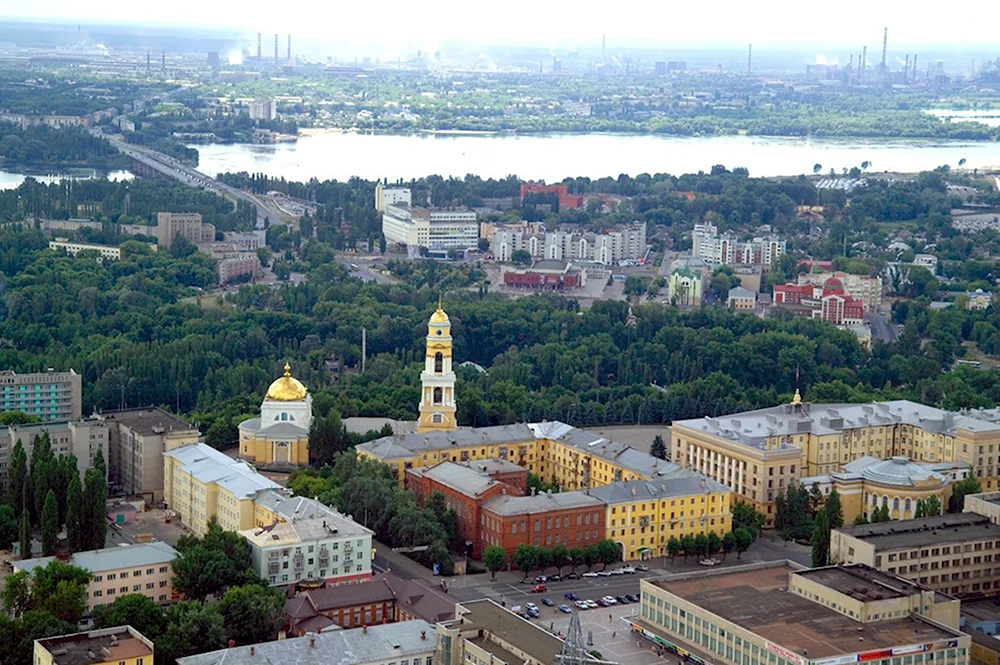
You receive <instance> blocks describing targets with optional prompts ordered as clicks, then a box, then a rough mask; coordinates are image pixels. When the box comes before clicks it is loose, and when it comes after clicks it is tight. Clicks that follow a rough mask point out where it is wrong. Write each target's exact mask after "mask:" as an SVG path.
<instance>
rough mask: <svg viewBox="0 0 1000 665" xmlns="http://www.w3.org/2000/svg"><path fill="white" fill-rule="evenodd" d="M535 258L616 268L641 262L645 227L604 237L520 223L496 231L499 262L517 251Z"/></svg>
mask: <svg viewBox="0 0 1000 665" xmlns="http://www.w3.org/2000/svg"><path fill="white" fill-rule="evenodd" d="M520 250H523V251H526V252H528V253H529V254H531V256H532V258H535V259H544V260H555V261H593V262H596V263H600V264H602V265H606V266H610V265H617V264H619V263H622V262H623V261H629V262H636V263H638V262H641V261H643V260H644V258H645V256H646V251H647V250H648V245H647V244H646V224H645V223H643V222H638V221H636V222H633V223H631V224H626V225H623V226H619V227H616V228H614V229H611V230H609V231H607V232H605V233H594V232H591V231H568V230H567V231H549V232H546V231H545V229H544V227H542V226H541V225H531V224H527V223H521V224H516V225H509V226H504V227H498V228H495V229H493V231H492V235H491V242H490V251H491V252H492V253H493V256H494V258H496V259H497V260H498V261H510V260H511V259H512V258H513V254H514V252H516V251H520Z"/></svg>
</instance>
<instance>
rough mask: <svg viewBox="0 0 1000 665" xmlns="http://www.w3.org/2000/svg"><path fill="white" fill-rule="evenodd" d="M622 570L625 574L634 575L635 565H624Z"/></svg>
mask: <svg viewBox="0 0 1000 665" xmlns="http://www.w3.org/2000/svg"><path fill="white" fill-rule="evenodd" d="M622 572H623V573H625V574H626V575H635V567H634V566H625V567H624V568H622Z"/></svg>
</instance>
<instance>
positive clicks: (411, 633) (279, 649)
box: [177, 619, 436, 665]
mask: <svg viewBox="0 0 1000 665" xmlns="http://www.w3.org/2000/svg"><path fill="white" fill-rule="evenodd" d="M310 640H315V646H312V647H311V646H309V644H310ZM435 646H436V641H435V633H434V626H432V625H431V624H429V623H427V622H426V621H422V620H420V619H414V620H413V621H400V622H398V623H386V624H378V625H373V626H369V627H368V628H353V629H351V630H336V631H332V632H322V633H320V634H318V635H315V636H307V637H296V638H292V639H288V640H278V641H275V642H264V643H262V644H255V645H253V649H254V655H252V656H251V655H250V647H249V646H242V647H233V648H232V649H221V650H219V651H211V652H209V653H202V654H198V655H196V656H187V657H186V658H178V659H177V662H178V665H223V664H225V665H284V664H286V663H295V665H364V664H365V663H378V662H381V661H387V660H390V659H391V660H394V661H396V662H399V659H402V658H407V659H412V658H413V657H414V656H417V657H421V660H422V659H423V658H422V657H423V656H425V655H427V656H432V655H433V654H434V649H435Z"/></svg>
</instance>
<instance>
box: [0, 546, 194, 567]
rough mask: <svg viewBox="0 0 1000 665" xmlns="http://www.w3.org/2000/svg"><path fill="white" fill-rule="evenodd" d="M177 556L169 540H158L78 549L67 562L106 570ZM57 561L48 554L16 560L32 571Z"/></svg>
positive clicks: (162, 561) (142, 564)
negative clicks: (85, 549)
mask: <svg viewBox="0 0 1000 665" xmlns="http://www.w3.org/2000/svg"><path fill="white" fill-rule="evenodd" d="M177 556H178V552H177V550H175V549H174V548H173V547H171V546H170V545H167V544H166V543H163V542H159V541H157V542H152V543H138V544H136V545H124V546H119V547H108V548H106V549H103V550H91V551H89V552H77V553H75V554H73V556H71V557H70V558H69V561H68V562H67V563H69V564H71V565H74V566H79V567H80V568H86V569H87V570H89V571H90V572H92V573H99V572H101V571H104V570H118V569H121V568H140V567H142V566H154V565H160V564H164V563H170V562H171V561H173V560H174V559H176V558H177ZM55 560H56V557H54V556H47V557H42V558H39V559H25V560H23V561H14V562H13V565H14V568H15V569H17V570H24V571H28V572H31V571H32V570H34V569H35V568H39V567H45V566H47V565H49V563H51V562H52V561H55Z"/></svg>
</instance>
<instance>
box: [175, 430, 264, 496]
mask: <svg viewBox="0 0 1000 665" xmlns="http://www.w3.org/2000/svg"><path fill="white" fill-rule="evenodd" d="M163 456H164V457H171V458H173V459H176V460H177V461H178V462H179V463H180V464H181V465H182V467H183V469H184V471H185V472H186V473H190V474H191V476H192V477H194V478H195V479H196V480H198V481H200V482H203V483H212V482H214V483H217V484H218V485H219V486H220V487H224V488H226V490H228V491H229V492H232V494H233V495H234V496H235V497H237V498H241V499H242V498H248V497H251V496H253V495H255V494H256V493H257V492H260V491H261V490H266V489H278V488H280V487H281V486H280V485H278V483H276V482H274V481H273V480H270V479H268V478H266V477H265V476H262V475H261V474H259V473H257V471H256V470H255V469H253V468H252V467H251V466H249V465H248V464H247V463H246V462H241V461H239V460H234V459H233V458H231V457H229V456H228V455H226V454H225V453H222V452H219V451H218V450H216V449H215V448H212V447H211V446H208V445H205V444H204V443H194V444H191V445H188V446H181V447H180V448H175V449H173V450H168V451H167V452H165V453H163Z"/></svg>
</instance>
